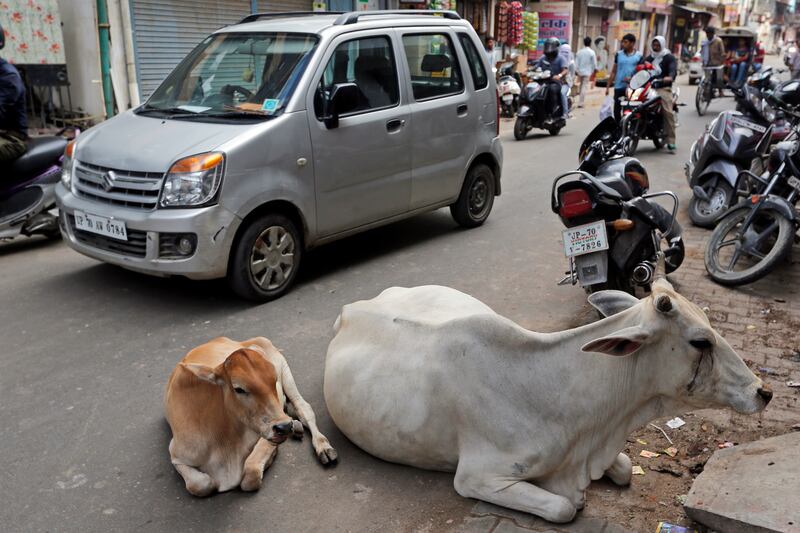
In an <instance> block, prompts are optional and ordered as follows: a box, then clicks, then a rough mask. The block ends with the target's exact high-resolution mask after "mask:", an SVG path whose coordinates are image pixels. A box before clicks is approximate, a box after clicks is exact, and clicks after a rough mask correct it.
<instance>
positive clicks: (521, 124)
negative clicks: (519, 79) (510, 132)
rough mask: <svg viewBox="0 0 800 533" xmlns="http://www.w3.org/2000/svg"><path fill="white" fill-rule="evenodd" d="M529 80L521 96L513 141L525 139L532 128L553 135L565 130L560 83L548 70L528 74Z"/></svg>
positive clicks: (539, 69) (565, 122) (538, 69)
mask: <svg viewBox="0 0 800 533" xmlns="http://www.w3.org/2000/svg"><path fill="white" fill-rule="evenodd" d="M528 79H529V80H530V81H529V82H528V84H527V85H526V86H525V90H524V91H523V92H522V94H521V95H520V102H519V113H517V120H516V122H515V123H514V138H515V139H516V140H518V141H521V140H522V139H524V138H525V137H526V136H527V135H528V132H529V131H530V130H531V129H533V128H540V129H543V130H547V131H548V132H549V133H550V135H558V132H560V131H561V129H562V128H563V127H564V126H566V124H567V121H566V120H564V118H563V115H564V113H563V111H562V109H561V107H562V104H561V82H559V81H558V80H554V79H553V74H552V73H551V72H550V71H549V70H542V69H541V68H537V69H536V70H533V71H529V73H528Z"/></svg>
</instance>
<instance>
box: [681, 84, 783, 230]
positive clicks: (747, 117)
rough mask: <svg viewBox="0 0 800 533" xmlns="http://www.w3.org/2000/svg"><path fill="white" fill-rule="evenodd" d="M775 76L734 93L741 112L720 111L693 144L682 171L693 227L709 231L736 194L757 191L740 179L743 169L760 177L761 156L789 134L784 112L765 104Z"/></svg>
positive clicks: (730, 204)
mask: <svg viewBox="0 0 800 533" xmlns="http://www.w3.org/2000/svg"><path fill="white" fill-rule="evenodd" d="M773 76H774V72H773V71H771V69H768V68H767V69H764V71H762V72H759V73H756V74H754V75H753V76H751V77H750V79H749V80H748V83H746V84H745V85H744V86H743V87H741V88H739V89H735V91H734V93H735V97H736V100H737V108H738V109H740V110H741V111H724V112H722V113H720V114H719V115H718V116H717V118H715V119H714V120H713V121H712V122H711V124H709V125H708V126H707V127H706V130H705V132H704V133H703V134H702V135H701V136H700V138H699V139H698V140H697V141H696V142H695V143H694V144H693V145H692V148H691V150H690V152H689V154H690V155H689V161H688V162H687V163H686V166H685V171H686V178H687V180H688V181H689V186H690V187H692V191H693V195H692V199H691V200H690V201H689V218H690V219H691V220H692V222H693V223H694V224H695V225H697V226H700V227H705V228H708V227H712V226H713V225H714V223H715V221H716V220H717V219H718V218H719V216H720V215H721V214H722V213H724V212H725V210H727V209H728V208H730V206H732V205H733V204H734V203H736V200H737V198H738V197H739V196H747V195H749V194H751V193H752V192H755V191H754V190H752V189H750V188H749V186H748V185H749V184H752V182H751V181H744V182H743V181H741V180H740V176H741V175H742V174H741V172H742V170H745V169H750V170H752V171H754V172H755V173H756V174H761V173H762V172H763V168H762V167H763V165H762V161H761V158H762V157H763V154H766V153H767V152H768V149H769V146H770V145H771V144H774V143H776V142H779V141H781V140H783V139H784V138H786V136H787V135H788V133H789V132H790V131H791V124H790V122H789V121H788V120H786V117H785V115H784V113H783V112H782V111H781V110H780V109H773V106H771V105H770V104H769V103H768V101H767V97H768V96H769V95H770V94H771V93H772V91H773V90H774V87H776V86H777V82H776V81H775V80H774V79H773ZM756 185H757V183H756Z"/></svg>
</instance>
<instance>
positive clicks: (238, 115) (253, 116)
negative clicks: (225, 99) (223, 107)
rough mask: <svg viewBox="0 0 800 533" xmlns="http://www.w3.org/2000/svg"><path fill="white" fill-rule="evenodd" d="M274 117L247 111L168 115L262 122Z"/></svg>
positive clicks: (180, 117) (173, 116) (178, 117)
mask: <svg viewBox="0 0 800 533" xmlns="http://www.w3.org/2000/svg"><path fill="white" fill-rule="evenodd" d="M273 116H274V115H267V114H265V113H253V112H248V111H212V112H208V111H204V112H202V113H183V114H179V115H170V117H169V118H177V119H183V118H189V119H194V118H199V119H203V118H237V119H238V118H248V119H255V120H263V119H267V118H272V117H273Z"/></svg>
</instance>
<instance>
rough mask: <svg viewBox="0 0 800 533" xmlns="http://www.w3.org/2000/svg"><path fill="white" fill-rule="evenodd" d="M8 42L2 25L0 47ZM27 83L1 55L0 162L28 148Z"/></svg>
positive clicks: (22, 152) (12, 157)
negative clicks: (25, 83)
mask: <svg viewBox="0 0 800 533" xmlns="http://www.w3.org/2000/svg"><path fill="white" fill-rule="evenodd" d="M5 44H6V39H5V34H4V33H3V26H1V25H0V49H2V48H3V47H4V46H5ZM27 138H28V118H27V116H26V114H25V85H23V84H22V78H21V77H20V75H19V72H18V71H17V69H16V68H15V67H14V65H12V64H11V63H9V62H8V61H6V60H5V59H3V58H1V57H0V163H9V162H11V161H13V160H15V159H17V158H18V157H19V156H21V155H22V154H24V153H25V151H26V150H27V149H28V146H27V144H26V143H25V140H26V139H27Z"/></svg>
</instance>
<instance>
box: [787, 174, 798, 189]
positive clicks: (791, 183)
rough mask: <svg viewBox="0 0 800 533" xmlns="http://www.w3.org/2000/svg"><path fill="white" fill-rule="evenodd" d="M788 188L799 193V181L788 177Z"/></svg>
mask: <svg viewBox="0 0 800 533" xmlns="http://www.w3.org/2000/svg"><path fill="white" fill-rule="evenodd" d="M789 186H790V187H794V188H795V189H796V190H798V191H800V180H799V179H797V178H795V177H794V176H790V177H789Z"/></svg>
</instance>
